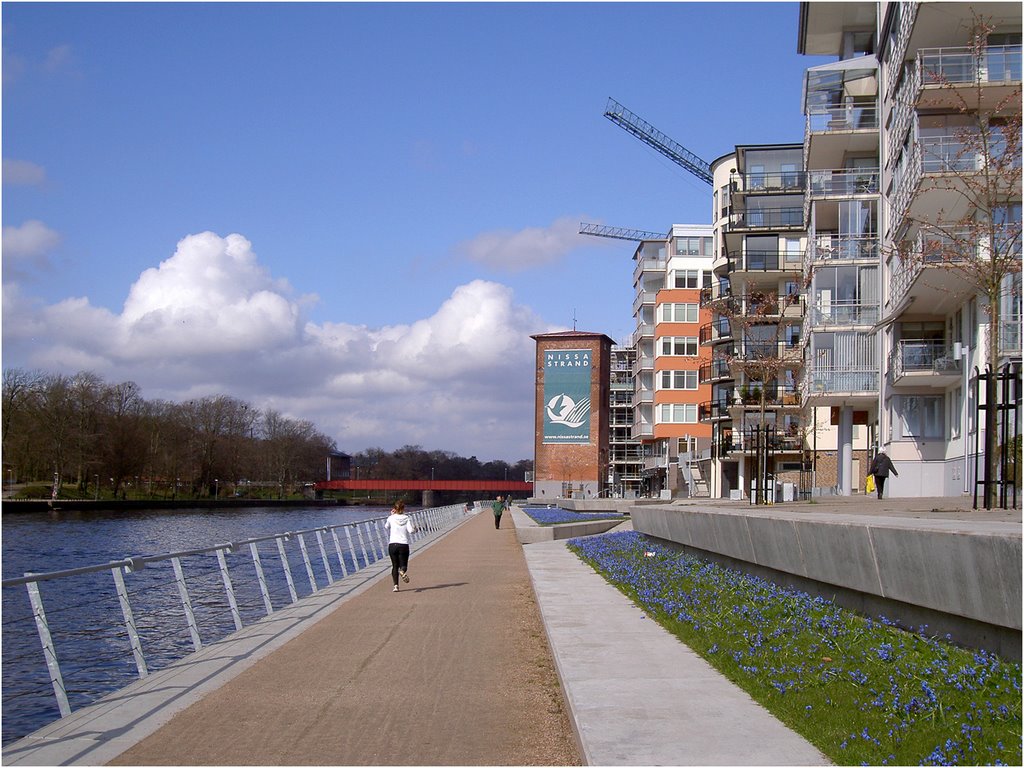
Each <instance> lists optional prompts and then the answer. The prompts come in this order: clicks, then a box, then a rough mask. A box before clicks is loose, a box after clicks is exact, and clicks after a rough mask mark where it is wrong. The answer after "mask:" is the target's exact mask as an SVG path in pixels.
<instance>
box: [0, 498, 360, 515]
mask: <svg viewBox="0 0 1024 768" xmlns="http://www.w3.org/2000/svg"><path fill="white" fill-rule="evenodd" d="M345 506H349V504H348V502H347V501H345V499H236V498H230V499H163V500H155V499H57V500H56V501H50V500H48V499H4V500H3V503H2V504H0V513H2V514H5V515H6V514H18V513H26V512H93V511H98V510H102V511H104V512H110V511H114V512H135V511H138V510H143V509H246V508H250V507H275V508H285V507H303V508H309V507H345Z"/></svg>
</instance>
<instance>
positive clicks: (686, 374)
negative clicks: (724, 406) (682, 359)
mask: <svg viewBox="0 0 1024 768" xmlns="http://www.w3.org/2000/svg"><path fill="white" fill-rule="evenodd" d="M666 379H667V380H668V384H667V385H666V383H665V381H666ZM699 379H700V377H699V376H698V375H697V371H696V370H682V369H677V370H673V371H658V389H659V390H662V389H672V390H677V391H684V390H685V391H696V390H697V389H699V388H700V381H699ZM679 383H682V386H677V385H678V384H679Z"/></svg>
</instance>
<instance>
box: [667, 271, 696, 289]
mask: <svg viewBox="0 0 1024 768" xmlns="http://www.w3.org/2000/svg"><path fill="white" fill-rule="evenodd" d="M672 287H673V288H699V287H700V270H699V269H677V270H676V271H674V272H673V273H672Z"/></svg>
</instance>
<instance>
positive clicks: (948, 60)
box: [917, 45, 1021, 85]
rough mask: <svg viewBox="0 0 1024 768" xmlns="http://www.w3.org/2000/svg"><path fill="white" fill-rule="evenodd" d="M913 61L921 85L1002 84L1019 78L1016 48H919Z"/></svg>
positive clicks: (992, 46) (997, 46)
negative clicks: (916, 61)
mask: <svg viewBox="0 0 1024 768" xmlns="http://www.w3.org/2000/svg"><path fill="white" fill-rule="evenodd" d="M917 60H918V68H919V69H920V71H921V80H922V82H923V83H924V84H925V85H932V84H936V83H937V84H954V83H960V84H962V83H1006V82H1015V81H1018V80H1020V79H1021V47H1020V46H1019V45H990V46H987V47H986V48H984V49H982V50H975V49H973V48H968V47H960V48H921V49H919V50H918V52H917Z"/></svg>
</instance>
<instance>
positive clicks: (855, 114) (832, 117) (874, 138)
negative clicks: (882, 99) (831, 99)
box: [804, 105, 878, 168]
mask: <svg viewBox="0 0 1024 768" xmlns="http://www.w3.org/2000/svg"><path fill="white" fill-rule="evenodd" d="M850 153H856V154H858V155H869V154H877V153H878V109H877V108H876V107H875V106H874V105H870V106H867V105H864V106H850V107H846V106H835V107H818V108H814V109H811V110H809V111H808V113H807V119H806V122H805V125H804V162H805V164H806V165H807V167H808V168H830V167H835V166H836V165H839V164H842V161H843V158H844V156H846V155H848V154H850Z"/></svg>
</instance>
